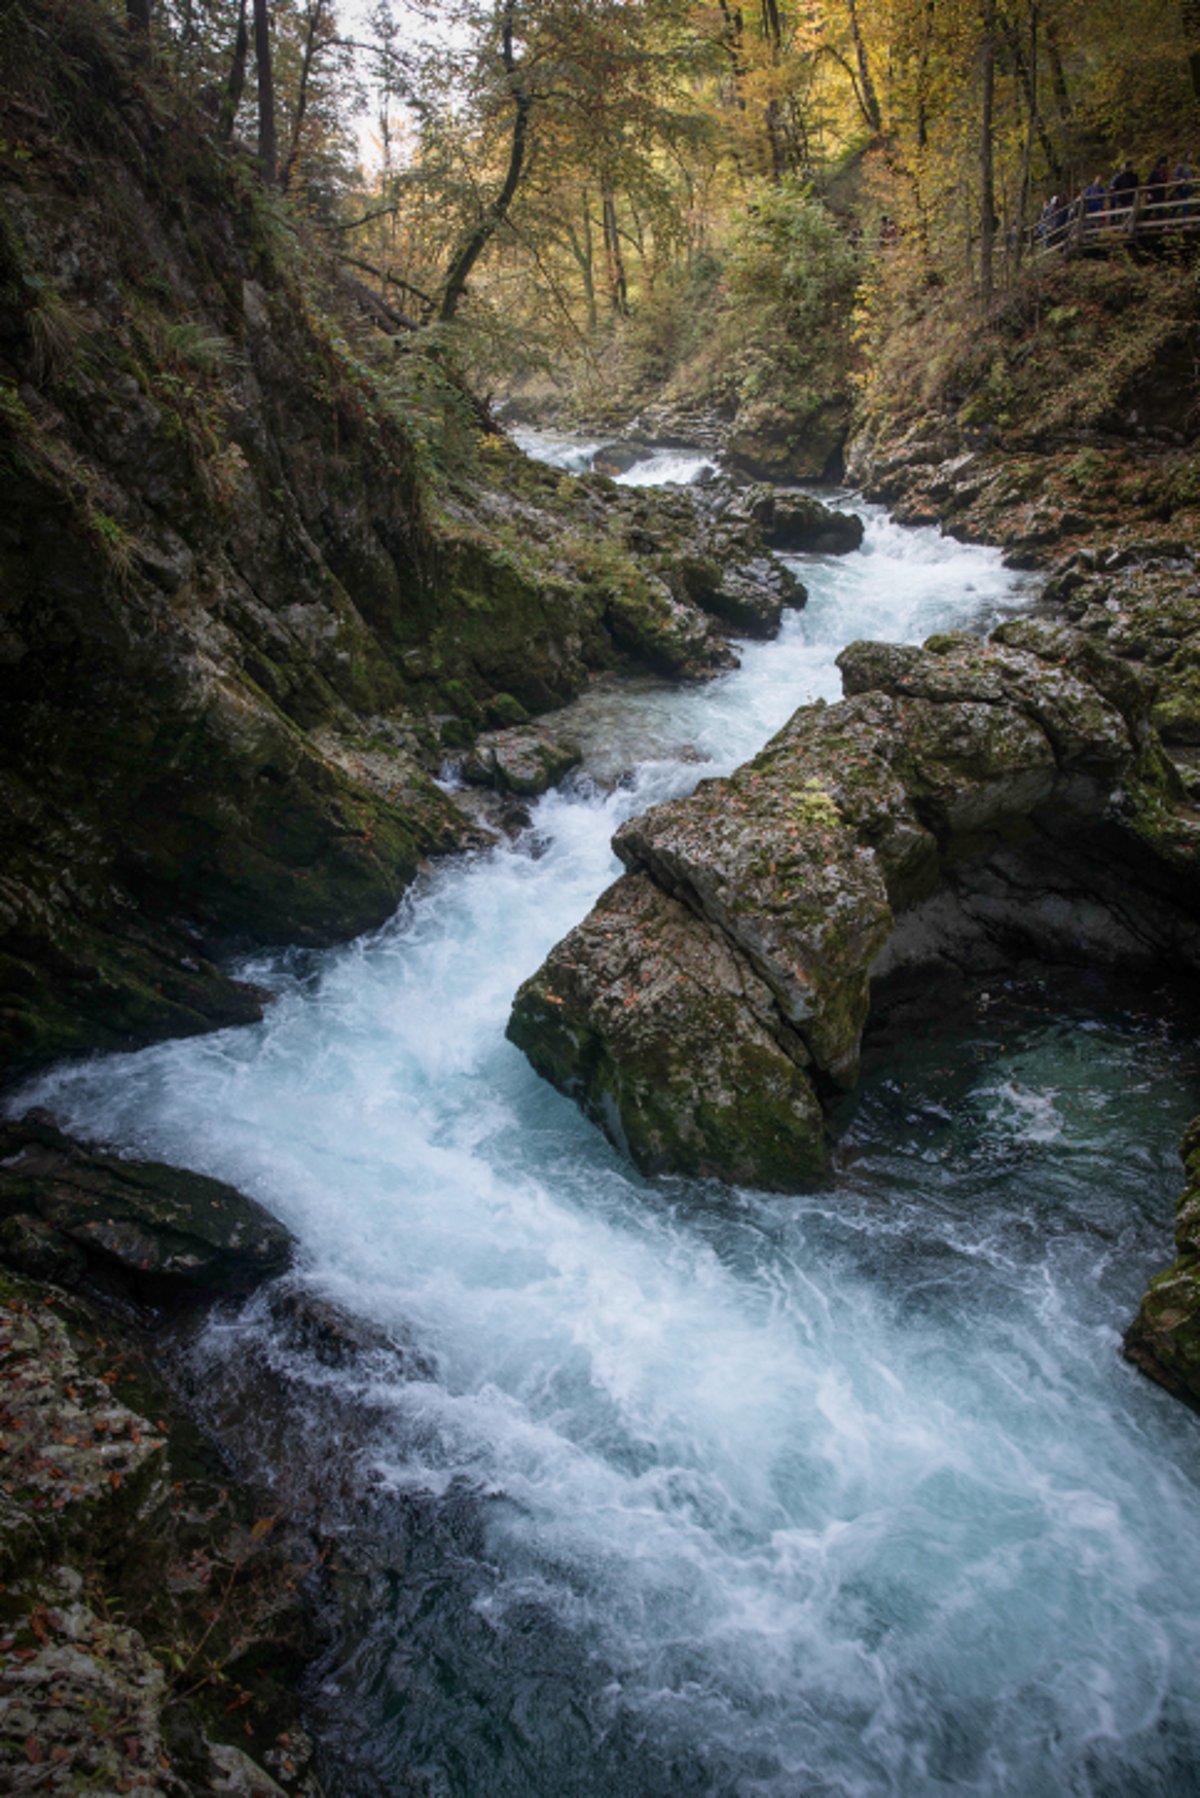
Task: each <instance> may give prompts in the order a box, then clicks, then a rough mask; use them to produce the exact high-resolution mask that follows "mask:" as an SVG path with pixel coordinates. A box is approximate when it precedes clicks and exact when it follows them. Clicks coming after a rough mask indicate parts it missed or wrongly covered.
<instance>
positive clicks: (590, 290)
mask: <svg viewBox="0 0 1200 1798" xmlns="http://www.w3.org/2000/svg"><path fill="white" fill-rule="evenodd" d="M579 216H580V224H581V230H580V231H578V232H576V231H575V229H574V227H571V231H570V242H571V251H572V254H573V255H574V257H575V260H576V262H577V263H578V264H579V273H580V277H581V278H582V281H583V297H584V302H585V304H586V305H587V321H588V330H589V332H591V333H593V334H594V333H595V330H596V274H595V270H596V255H595V250H594V249H593V246H592V213H591V202H590V200H589V199H588V195H587V189H586V188H585V189H584V191H583V193H582V194H581V195H580V208H579Z"/></svg>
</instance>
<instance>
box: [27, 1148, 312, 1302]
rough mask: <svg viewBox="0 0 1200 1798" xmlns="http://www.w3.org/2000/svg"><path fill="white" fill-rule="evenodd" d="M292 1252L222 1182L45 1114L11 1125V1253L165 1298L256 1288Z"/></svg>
mask: <svg viewBox="0 0 1200 1798" xmlns="http://www.w3.org/2000/svg"><path fill="white" fill-rule="evenodd" d="M291 1252H292V1239H291V1236H290V1235H289V1233H288V1231H287V1230H285V1229H284V1227H283V1225H282V1224H279V1223H277V1222H276V1221H275V1219H274V1218H273V1217H271V1215H270V1214H269V1213H268V1212H266V1211H264V1210H263V1208H262V1206H261V1205H258V1204H256V1203H255V1202H254V1200H253V1199H248V1198H246V1197H245V1195H244V1194H242V1193H240V1192H238V1191H237V1190H236V1189H235V1188H234V1187H232V1186H227V1185H225V1184H224V1183H223V1182H222V1181H219V1180H210V1179H208V1178H207V1177H206V1176H205V1175H202V1174H192V1173H188V1172H187V1171H186V1170H185V1169H182V1168H173V1167H167V1166H164V1165H162V1164H161V1163H159V1162H154V1161H124V1160H120V1159H118V1158H117V1157H116V1156H113V1155H106V1154H104V1153H103V1152H102V1151H100V1150H98V1149H94V1148H89V1147H87V1146H85V1145H83V1144H81V1143H78V1142H75V1141H74V1140H73V1139H72V1138H70V1137H68V1136H65V1135H63V1133H62V1132H61V1131H60V1130H58V1129H56V1128H55V1126H54V1125H53V1124H52V1123H50V1122H49V1121H48V1120H45V1119H43V1118H41V1117H39V1116H32V1117H27V1118H25V1119H22V1120H21V1121H20V1122H18V1123H12V1124H6V1125H3V1126H0V1259H2V1260H4V1261H7V1262H8V1264H9V1265H10V1266H15V1267H17V1268H19V1269H20V1270H21V1271H22V1272H26V1273H29V1274H33V1275H35V1276H39V1277H49V1278H53V1279H55V1280H57V1281H59V1282H62V1283H65V1284H68V1285H72V1286H82V1287H85V1288H91V1289H93V1290H94V1289H96V1288H99V1289H100V1290H102V1291H106V1292H112V1291H114V1290H115V1291H117V1292H120V1293H123V1294H124V1295H126V1296H127V1297H128V1298H131V1299H133V1300H135V1301H137V1302H139V1303H142V1304H149V1305H151V1306H155V1307H157V1306H161V1305H163V1304H164V1303H171V1302H174V1303H178V1302H179V1301H180V1300H181V1299H190V1300H196V1299H206V1298H213V1297H235V1296H240V1295H244V1294H246V1293H249V1292H252V1291H253V1290H254V1288H255V1287H256V1286H258V1285H260V1284H261V1283H262V1282H263V1281H264V1280H267V1279H270V1278H272V1277H273V1276H274V1275H276V1274H279V1273H281V1272H282V1271H283V1270H284V1268H285V1267H287V1265H288V1263H289V1261H290V1259H291Z"/></svg>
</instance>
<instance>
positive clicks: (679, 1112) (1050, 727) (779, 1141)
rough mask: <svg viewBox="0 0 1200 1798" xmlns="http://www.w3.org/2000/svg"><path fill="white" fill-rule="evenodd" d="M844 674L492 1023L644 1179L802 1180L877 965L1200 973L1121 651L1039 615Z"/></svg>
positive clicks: (657, 815) (852, 654)
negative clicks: (622, 1150)
mask: <svg viewBox="0 0 1200 1798" xmlns="http://www.w3.org/2000/svg"><path fill="white" fill-rule="evenodd" d="M841 666H842V670H843V676H844V681H845V688H846V695H847V696H846V698H845V699H844V700H843V701H842V702H841V703H840V704H837V705H833V706H825V705H816V706H809V707H805V708H803V709H802V710H801V711H799V712H797V713H796V714H795V716H794V717H793V718H792V720H791V721H790V723H789V724H788V725H787V726H785V728H784V729H783V730H782V731H781V732H780V733H779V734H778V736H776V737H775V738H774V739H773V740H772V741H771V743H769V744H768V745H767V747H766V749H764V750H763V752H762V753H761V754H760V755H759V756H757V757H756V758H755V759H754V760H753V761H752V762H749V763H747V764H746V766H745V767H743V768H742V769H740V770H739V771H738V772H737V773H736V774H735V775H733V776H732V777H731V778H730V779H728V780H721V781H707V782H704V783H702V784H701V786H700V787H699V788H698V789H697V791H696V793H695V794H694V795H693V796H692V797H691V798H688V799H684V800H677V801H673V802H670V803H668V804H666V805H661V806H657V807H655V808H653V809H652V810H651V811H649V812H648V813H646V814H645V815H644V816H642V817H640V818H636V819H634V820H632V821H631V822H629V823H628V824H626V825H624V826H623V827H622V829H621V830H620V831H619V832H618V834H617V837H616V838H615V840H614V842H615V847H616V849H617V852H618V854H619V855H620V857H621V859H622V861H623V862H624V863H625V865H626V867H627V869H628V870H629V873H628V874H627V875H626V876H625V877H624V878H623V879H622V880H620V881H619V882H618V883H617V884H616V886H615V887H613V888H611V889H610V891H609V892H608V893H607V894H606V895H605V897H604V899H603V900H602V901H601V903H600V905H599V906H598V907H597V909H596V911H595V912H594V913H593V914H592V915H591V917H590V918H589V919H588V920H587V921H586V922H585V924H584V925H582V926H580V928H579V929H578V930H576V931H575V932H573V933H572V934H571V935H570V936H569V937H567V938H566V939H564V941H563V942H562V943H561V944H559V945H558V947H557V948H556V949H555V950H554V951H553V952H552V954H551V955H550V957H549V959H548V960H547V962H546V963H545V964H544V966H543V968H542V969H541V970H540V971H539V972H538V973H537V974H536V975H535V976H534V977H533V979H532V980H530V981H528V982H527V983H526V984H525V986H523V987H522V988H521V990H520V992H519V993H518V995H517V998H516V1002H515V1006H514V1010H513V1016H512V1019H511V1022H510V1026H509V1031H510V1035H511V1036H512V1037H513V1039H514V1040H515V1041H516V1042H517V1043H518V1044H519V1045H520V1046H521V1047H522V1048H524V1049H525V1051H526V1053H527V1054H528V1055H529V1056H530V1059H531V1060H532V1061H533V1063H534V1065H535V1066H536V1067H538V1068H539V1070H540V1071H541V1072H543V1073H544V1074H545V1075H546V1076H547V1077H548V1078H550V1079H552V1080H553V1081H554V1082H555V1084H556V1085H558V1086H560V1087H561V1088H562V1089H563V1090H565V1091H567V1092H571V1093H573V1094H575V1095H576V1096H577V1097H579V1098H580V1099H581V1100H582V1101H583V1103H584V1104H585V1106H586V1108H587V1109H588V1111H589V1112H590V1114H591V1115H592V1116H593V1117H595V1118H596V1119H597V1120H598V1121H599V1122H600V1123H601V1124H602V1126H603V1127H604V1128H605V1129H606V1130H607V1131H608V1133H609V1135H610V1136H612V1137H613V1139H614V1140H615V1141H617V1142H618V1143H621V1144H622V1145H623V1146H627V1147H628V1148H629V1150H630V1152H631V1153H632V1154H633V1157H634V1159H635V1160H636V1161H637V1162H638V1163H639V1165H641V1166H642V1167H644V1168H646V1169H648V1170H653V1171H659V1170H662V1169H665V1168H672V1167H673V1168H677V1169H679V1170H680V1171H683V1170H685V1169H686V1170H688V1171H701V1170H702V1171H705V1172H709V1173H715V1174H718V1175H720V1176H722V1177H724V1178H726V1179H731V1180H748V1181H750V1182H752V1183H756V1184H759V1185H763V1186H768V1187H787V1186H789V1185H790V1186H795V1185H798V1184H800V1183H802V1181H803V1180H804V1179H805V1178H806V1177H808V1176H809V1175H811V1174H812V1172H813V1171H814V1170H815V1169H816V1168H817V1167H818V1166H819V1165H820V1163H821V1159H822V1156H823V1153H824V1141H823V1139H824V1122H823V1111H822V1105H823V1103H826V1102H828V1101H829V1100H830V1098H831V1097H832V1096H833V1095H834V1094H835V1093H836V1092H837V1091H838V1090H840V1089H843V1088H845V1087H847V1086H849V1085H851V1084H852V1083H853V1081H854V1079H855V1076H856V1072H857V1064H858V1055H859V1046H860V1041H861V1037H862V1032H863V1027H864V1024H865V1022H866V1019H867V1014H868V1010H869V1006H870V997H871V983H872V981H873V980H877V979H880V978H882V977H883V976H885V975H888V974H893V973H896V972H898V971H900V970H902V969H910V968H913V967H918V966H921V965H923V964H925V963H934V964H936V963H937V962H939V961H944V960H946V959H949V960H951V961H953V962H955V963H957V964H958V965H960V966H967V967H971V968H975V969H978V970H981V971H982V970H986V969H988V968H994V967H996V966H1003V965H1004V964H1005V962H1006V961H1007V960H1008V958H1010V957H1011V956H1012V955H1013V953H1014V952H1026V953H1032V954H1035V955H1037V956H1039V957H1041V958H1044V959H1049V960H1056V961H1061V962H1067V963H1078V964H1082V965H1087V964H1089V963H1092V962H1096V961H1101V962H1107V963H1110V964H1123V963H1134V964H1150V963H1153V962H1155V961H1156V960H1160V959H1161V960H1174V961H1176V962H1181V963H1184V964H1186V965H1188V966H1191V967H1195V966H1197V965H1200V920H1198V918H1197V915H1196V910H1197V908H1196V906H1195V903H1194V897H1193V894H1194V886H1193V882H1194V874H1195V865H1196V855H1197V851H1198V849H1200V828H1198V827H1197V825H1196V823H1195V821H1194V820H1193V819H1192V818H1191V816H1190V814H1189V813H1188V811H1187V809H1186V808H1184V807H1180V806H1178V805H1177V804H1176V801H1177V800H1178V798H1179V797H1180V794H1179V788H1178V786H1177V784H1176V783H1175V782H1174V781H1173V779H1172V777H1171V772H1170V770H1169V768H1167V766H1166V765H1165V764H1164V762H1163V760H1162V758H1161V755H1160V754H1159V753H1158V752H1157V750H1156V747H1155V742H1154V738H1153V734H1152V732H1151V731H1150V729H1149V727H1148V724H1147V721H1146V700H1145V694H1144V690H1143V688H1142V686H1141V685H1140V683H1139V681H1138V679H1137V677H1136V675H1134V674H1132V673H1131V672H1130V671H1129V670H1128V669H1127V668H1126V667H1125V666H1124V665H1123V664H1122V663H1120V662H1119V661H1117V660H1116V659H1115V658H1112V657H1109V656H1107V655H1105V654H1104V653H1103V652H1102V651H1100V650H1098V649H1097V648H1096V647H1095V646H1094V645H1093V644H1091V643H1089V642H1088V641H1086V640H1080V639H1078V638H1076V637H1075V636H1074V635H1073V634H1072V633H1070V632H1069V631H1065V630H1062V629H1056V628H1055V627H1052V626H1048V625H1043V626H1039V625H1037V624H1033V623H1029V624H1024V625H1019V626H1018V625H1014V626H1010V627H1008V628H1007V630H1006V631H1003V632H1001V633H999V634H998V636H997V638H994V639H993V640H992V641H991V642H988V643H982V642H979V641H977V640H974V639H971V638H967V637H961V636H951V637H941V638H934V639H931V641H930V642H929V643H928V644H926V645H925V647H924V648H923V649H916V648H895V647H890V646H887V645H882V644H856V645H854V646H853V647H852V648H851V649H849V650H847V651H846V652H845V654H844V655H843V656H842V658H841ZM1131 890H1137V891H1138V893H1139V902H1138V905H1137V907H1136V908H1133V907H1131V906H1130V904H1129V893H1130V891H1131ZM642 969H645V970H648V972H647V975H646V978H645V979H644V980H643V978H642V975H641V973H640V972H639V970H642ZM804 1088H807V1092H804ZM739 1099H740V1101H741V1103H742V1105H743V1106H744V1108H745V1123H744V1126H742V1127H740V1128H739V1127H738V1125H737V1124H736V1122H734V1121H733V1114H734V1113H735V1112H736V1111H737V1109H738V1105H737V1101H738V1100H739ZM710 1108H711V1109H710ZM727 1114H728V1115H727ZM716 1116H719V1117H720V1118H721V1124H720V1127H719V1128H718V1127H717V1126H716V1124H715V1122H714V1118H715V1117H716ZM767 1116H769V1117H770V1119H771V1120H772V1122H771V1124H770V1125H765V1124H764V1118H765V1117H767ZM723 1140H725V1141H727V1142H728V1144H729V1148H728V1151H727V1152H726V1153H724V1154H722V1148H721V1144H722V1141H723Z"/></svg>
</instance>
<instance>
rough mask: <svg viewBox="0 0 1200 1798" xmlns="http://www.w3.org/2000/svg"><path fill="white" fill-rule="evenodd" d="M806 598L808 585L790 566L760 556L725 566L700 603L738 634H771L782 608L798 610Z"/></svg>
mask: <svg viewBox="0 0 1200 1798" xmlns="http://www.w3.org/2000/svg"><path fill="white" fill-rule="evenodd" d="M807 601H808V590H807V588H806V587H805V586H804V584H803V582H802V581H799V580H797V578H796V576H795V575H794V574H793V573H792V571H791V569H790V568H786V567H785V566H784V565H783V563H782V562H777V561H775V559H774V557H767V556H759V557H757V558H756V559H755V560H754V561H752V562H744V563H742V564H740V565H739V566H738V567H735V568H728V569H726V570H725V571H724V572H723V573H722V574H720V575H719V577H718V579H717V580H716V581H715V582H714V584H713V585H712V587H711V588H709V589H708V590H707V591H706V592H705V594H704V597H703V598H702V599H701V601H700V603H701V604H702V605H703V606H704V608H705V610H706V611H708V612H712V613H713V614H714V615H715V616H716V617H717V618H719V619H721V621H722V622H723V623H724V624H727V625H728V626H729V628H730V629H731V630H733V631H736V632H737V633H738V634H739V635H740V636H745V637H773V636H774V635H775V633H776V631H777V630H778V629H779V624H780V620H781V619H782V617H783V614H784V612H785V610H789V609H790V610H793V611H799V610H800V609H801V608H802V607H803V606H804V605H805V604H806V603H807Z"/></svg>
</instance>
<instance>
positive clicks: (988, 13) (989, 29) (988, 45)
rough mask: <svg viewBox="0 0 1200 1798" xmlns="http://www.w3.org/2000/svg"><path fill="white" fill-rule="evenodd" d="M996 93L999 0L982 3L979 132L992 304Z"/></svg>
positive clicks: (984, 270)
mask: <svg viewBox="0 0 1200 1798" xmlns="http://www.w3.org/2000/svg"><path fill="white" fill-rule="evenodd" d="M995 90H996V0H983V91H982V96H981V102H980V132H979V189H980V208H981V210H980V220H979V223H980V243H979V297H980V299H981V300H982V302H983V304H984V306H985V307H987V306H990V305H991V303H992V252H993V250H994V247H995V240H996V183H995V173H994V167H993V160H992V112H993V107H994V102H995Z"/></svg>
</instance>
